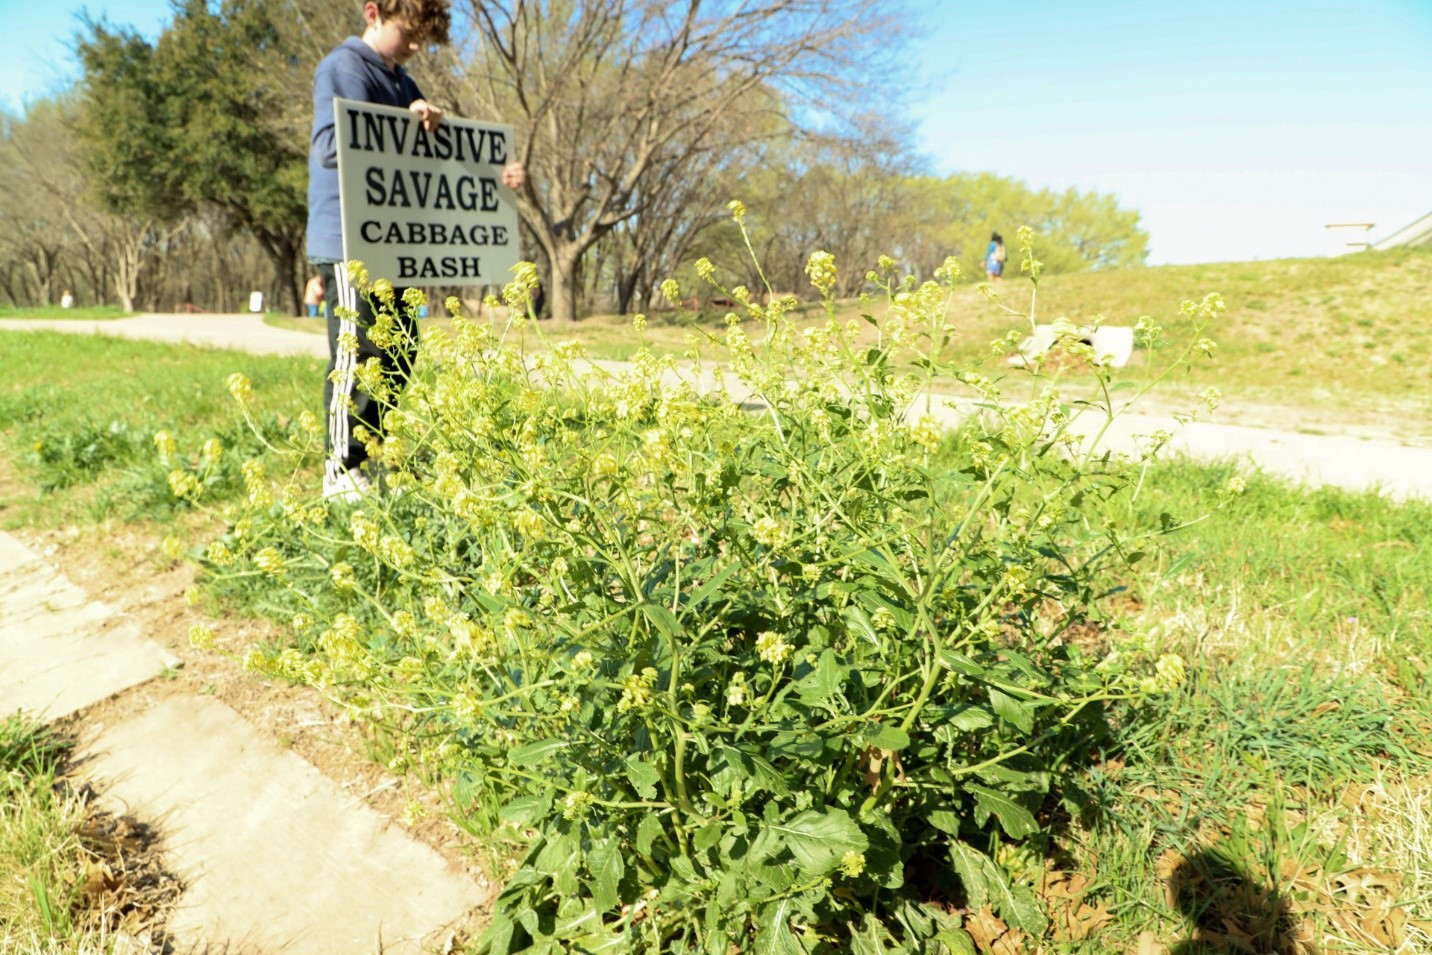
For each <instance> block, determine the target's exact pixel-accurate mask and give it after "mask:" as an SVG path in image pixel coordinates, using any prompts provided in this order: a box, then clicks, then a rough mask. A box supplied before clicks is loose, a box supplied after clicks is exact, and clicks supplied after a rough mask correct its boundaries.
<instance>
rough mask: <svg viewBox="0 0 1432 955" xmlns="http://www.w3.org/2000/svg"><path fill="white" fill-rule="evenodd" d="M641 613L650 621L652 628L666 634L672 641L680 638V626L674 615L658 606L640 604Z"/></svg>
mask: <svg viewBox="0 0 1432 955" xmlns="http://www.w3.org/2000/svg"><path fill="white" fill-rule="evenodd" d="M641 612H642V614H643V615H644V616H645V617H646V619H648V620H650V621H651V623H652V626H654V627H656V629H658V630H660V631H661V632H662V633H664V634H666V635H667V636H668V637H670V638H671V639H673V640H678V639H680V638H681V624H680V623H678V622H677V620H676V614H674V613H672V612H671V611H670V610H667V609H666V608H665V607H663V606H661V605H660V604H642V605H641Z"/></svg>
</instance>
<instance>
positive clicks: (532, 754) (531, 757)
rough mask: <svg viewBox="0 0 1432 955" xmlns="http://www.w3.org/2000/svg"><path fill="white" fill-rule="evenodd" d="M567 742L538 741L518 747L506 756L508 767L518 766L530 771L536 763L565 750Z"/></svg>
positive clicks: (557, 740) (561, 740)
mask: <svg viewBox="0 0 1432 955" xmlns="http://www.w3.org/2000/svg"><path fill="white" fill-rule="evenodd" d="M568 745H569V744H568V742H567V741H566V740H564V739H539V740H537V741H536V742H535V743H528V744H527V745H526V746H519V747H518V748H517V749H514V750H513V751H512V752H510V753H508V754H507V764H508V765H509V766H520V767H521V768H523V769H531V768H533V767H535V766H536V765H537V764H538V763H540V762H542V761H543V760H545V759H547V758H548V757H549V756H552V755H554V754H556V753H559V752H561V751H562V750H564V749H566V748H567V746H568Z"/></svg>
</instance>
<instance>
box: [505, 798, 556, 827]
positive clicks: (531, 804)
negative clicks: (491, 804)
mask: <svg viewBox="0 0 1432 955" xmlns="http://www.w3.org/2000/svg"><path fill="white" fill-rule="evenodd" d="M551 810H552V794H551V793H550V792H546V793H538V794H536V795H532V796H518V797H517V798H516V799H514V800H512V801H511V802H509V803H508V804H507V805H505V806H503V807H502V808H501V809H499V810H497V818H499V819H501V820H502V821H503V822H509V823H511V824H512V825H514V826H528V827H532V826H535V825H537V823H539V822H541V821H542V820H543V819H544V818H546V816H547V813H549V812H550V811H551Z"/></svg>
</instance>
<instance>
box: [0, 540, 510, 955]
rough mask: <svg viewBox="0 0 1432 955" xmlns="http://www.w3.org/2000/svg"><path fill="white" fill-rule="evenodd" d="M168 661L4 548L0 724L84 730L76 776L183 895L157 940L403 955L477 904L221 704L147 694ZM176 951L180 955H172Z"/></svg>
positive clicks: (478, 893) (310, 954)
mask: <svg viewBox="0 0 1432 955" xmlns="http://www.w3.org/2000/svg"><path fill="white" fill-rule="evenodd" d="M177 663H178V660H177V659H176V658H175V657H174V656H173V655H172V654H171V653H169V652H168V651H166V650H165V649H164V648H163V647H161V646H159V645H158V644H156V643H155V642H154V641H152V640H150V639H148V638H147V637H146V636H145V635H144V634H142V633H140V632H139V631H138V629H137V627H136V626H135V625H134V623H133V622H132V621H130V620H127V619H125V617H124V616H123V615H122V614H119V613H117V612H116V611H114V610H113V609H112V608H110V607H108V606H106V605H104V604H101V603H98V602H95V601H92V600H90V599H89V598H88V596H87V595H86V594H85V593H84V591H83V590H81V589H80V588H79V587H77V586H76V585H75V584H74V583H72V582H71V581H70V580H69V579H68V578H66V576H65V575H64V574H62V573H60V572H59V571H58V570H56V569H55V568H54V567H52V566H50V565H49V564H48V563H47V562H46V561H44V560H43V559H42V558H41V557H40V556H39V555H38V554H36V553H35V552H34V551H32V550H31V549H29V548H28V547H26V546H25V545H24V544H23V543H22V542H20V541H19V540H17V539H16V538H14V537H11V536H10V535H8V534H5V533H3V532H0V717H4V716H8V715H10V714H12V713H14V712H16V711H17V710H24V711H27V712H29V713H31V714H33V715H35V716H38V717H41V718H44V719H57V718H59V717H61V716H67V715H70V714H73V713H83V711H85V710H86V709H87V708H89V707H92V706H94V705H95V704H98V703H102V702H104V701H106V700H109V699H110V698H112V697H114V696H115V695H116V694H119V693H125V692H126V691H129V694H130V695H128V696H126V697H125V699H127V700H131V701H132V702H133V703H134V704H135V705H131V706H129V707H127V708H125V710H124V711H123V712H122V713H121V715H118V716H113V715H110V716H107V717H106V718H105V720H104V721H103V722H96V721H95V720H87V721H86V720H83V719H82V720H81V724H80V727H81V728H80V732H81V739H80V741H79V745H78V747H77V750H76V754H75V755H76V757H77V759H76V764H77V766H78V767H79V768H78V770H77V771H78V772H79V773H80V774H81V775H83V776H84V777H85V778H87V779H89V780H90V781H92V783H93V784H94V787H95V789H96V790H97V791H98V792H100V793H101V794H102V795H101V797H100V798H101V803H102V804H103V805H104V806H105V808H107V809H110V810H111V811H113V812H115V813H116V814H126V813H129V814H134V815H136V816H137V817H139V818H140V819H141V820H142V821H145V822H149V823H151V824H153V825H155V826H156V827H157V828H158V829H159V831H160V832H161V833H162V834H163V839H164V853H165V864H166V866H167V867H168V868H170V869H171V870H172V871H173V872H174V874H175V875H177V876H178V877H179V879H180V880H181V881H182V882H183V884H184V885H185V891H184V895H183V897H182V898H181V899H180V901H179V906H178V908H177V910H176V911H175V912H174V914H173V915H172V916H171V917H170V920H169V923H168V925H167V926H166V928H167V930H168V931H169V932H171V933H172V934H173V935H174V936H175V937H176V939H178V940H179V941H180V942H181V943H182V944H183V945H186V946H189V945H192V946H194V950H195V951H200V950H202V951H223V952H227V953H230V955H273V953H280V952H294V953H304V955H364V953H378V952H383V953H389V955H392V953H411V955H417V953H420V952H425V951H433V950H435V948H436V947H440V945H441V943H442V941H443V939H442V933H444V932H445V931H446V930H447V928H448V927H449V926H451V925H453V924H455V923H457V922H459V921H461V920H462V919H464V918H465V917H466V916H467V915H468V914H469V913H470V912H471V911H472V910H474V909H476V908H479V907H481V906H483V905H485V904H487V903H488V902H489V901H490V898H491V891H490V890H488V889H484V888H481V887H479V886H478V885H477V884H476V883H475V882H473V880H472V879H470V878H469V877H468V876H467V875H466V874H465V873H462V872H458V871H456V870H454V869H453V867H452V866H450V865H449V864H448V863H447V862H446V861H445V860H444V859H443V858H442V857H441V856H439V855H438V853H437V852H435V851H434V850H432V849H431V848H429V847H428V846H427V845H424V844H423V843H420V842H418V841H416V840H414V839H412V838H411V837H409V836H408V834H407V833H406V832H404V831H403V830H402V829H401V828H400V827H398V826H396V825H395V824H394V823H393V822H392V820H390V819H388V818H387V817H385V816H382V815H380V814H379V813H378V812H376V811H375V810H373V809H370V808H369V807H367V806H366V805H363V804H361V803H359V802H358V801H357V800H355V799H354V797H353V796H352V794H350V793H346V792H344V791H343V790H342V789H341V788H340V787H339V786H338V785H337V784H336V783H334V782H333V781H332V780H330V779H329V778H328V777H326V776H323V775H322V774H320V773H319V772H318V770H316V769H314V768H313V767H312V766H311V765H309V764H308V763H307V762H305V761H304V760H303V759H302V758H300V757H299V756H297V755H296V754H294V753H293V752H290V751H288V750H286V749H284V748H282V747H281V746H280V745H279V744H278V742H277V741H276V740H274V739H272V738H270V737H268V736H266V735H265V734H263V733H261V732H260V731H259V730H257V729H256V728H255V727H253V726H252V725H250V724H249V723H247V722H246V721H245V720H243V719H242V718H241V717H240V716H239V715H238V714H237V713H235V712H234V711H233V710H231V709H230V708H229V707H227V706H225V705H224V704H223V703H221V702H219V701H217V700H214V699H212V698H209V697H206V696H201V695H197V694H195V693H192V692H188V691H175V692H168V693H161V692H150V688H149V687H148V686H147V684H149V682H150V681H151V680H153V679H154V678H155V677H157V676H160V674H161V673H163V672H164V671H165V670H166V669H167V668H169V667H172V666H174V665H175V664H177ZM184 950H186V951H187V950H188V949H187V948H185V949H184Z"/></svg>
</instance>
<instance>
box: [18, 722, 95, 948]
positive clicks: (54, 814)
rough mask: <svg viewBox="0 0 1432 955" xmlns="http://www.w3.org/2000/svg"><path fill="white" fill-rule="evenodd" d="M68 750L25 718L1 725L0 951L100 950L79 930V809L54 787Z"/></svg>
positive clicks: (79, 805)
mask: <svg viewBox="0 0 1432 955" xmlns="http://www.w3.org/2000/svg"><path fill="white" fill-rule="evenodd" d="M70 749H71V744H70V743H69V742H68V741H67V740H65V739H63V738H62V737H60V736H59V735H57V734H56V733H54V732H52V731H50V730H47V729H46V728H44V727H43V726H41V725H40V724H39V723H37V722H35V721H32V720H29V719H26V718H24V717H22V716H18V715H16V716H9V717H6V718H5V719H3V720H0V868H3V871H4V872H5V875H6V877H5V878H0V950H4V951H7V952H12V951H40V950H42V948H41V946H43V945H44V944H45V942H46V941H47V940H55V939H64V940H66V942H67V943H68V947H69V950H72V951H86V950H93V951H97V950H100V949H99V948H98V947H95V942H96V940H95V939H94V938H93V937H90V936H89V934H88V933H87V932H86V931H85V930H84V929H83V928H82V927H81V926H78V925H76V923H75V919H74V917H73V910H74V908H75V907H76V903H77V902H78V898H77V888H76V887H77V885H80V884H82V883H83V877H84V873H83V871H82V868H81V864H80V859H79V837H78V835H77V830H78V829H79V826H80V824H81V823H82V821H83V819H84V808H83V805H82V803H81V802H80V801H79V800H78V799H76V798H75V797H74V796H73V795H69V794H67V793H66V792H65V791H63V790H62V789H60V788H57V786H56V774H57V772H58V770H59V768H60V766H61V765H62V764H63V762H64V760H65V758H66V756H67V755H68V753H69V751H70Z"/></svg>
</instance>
